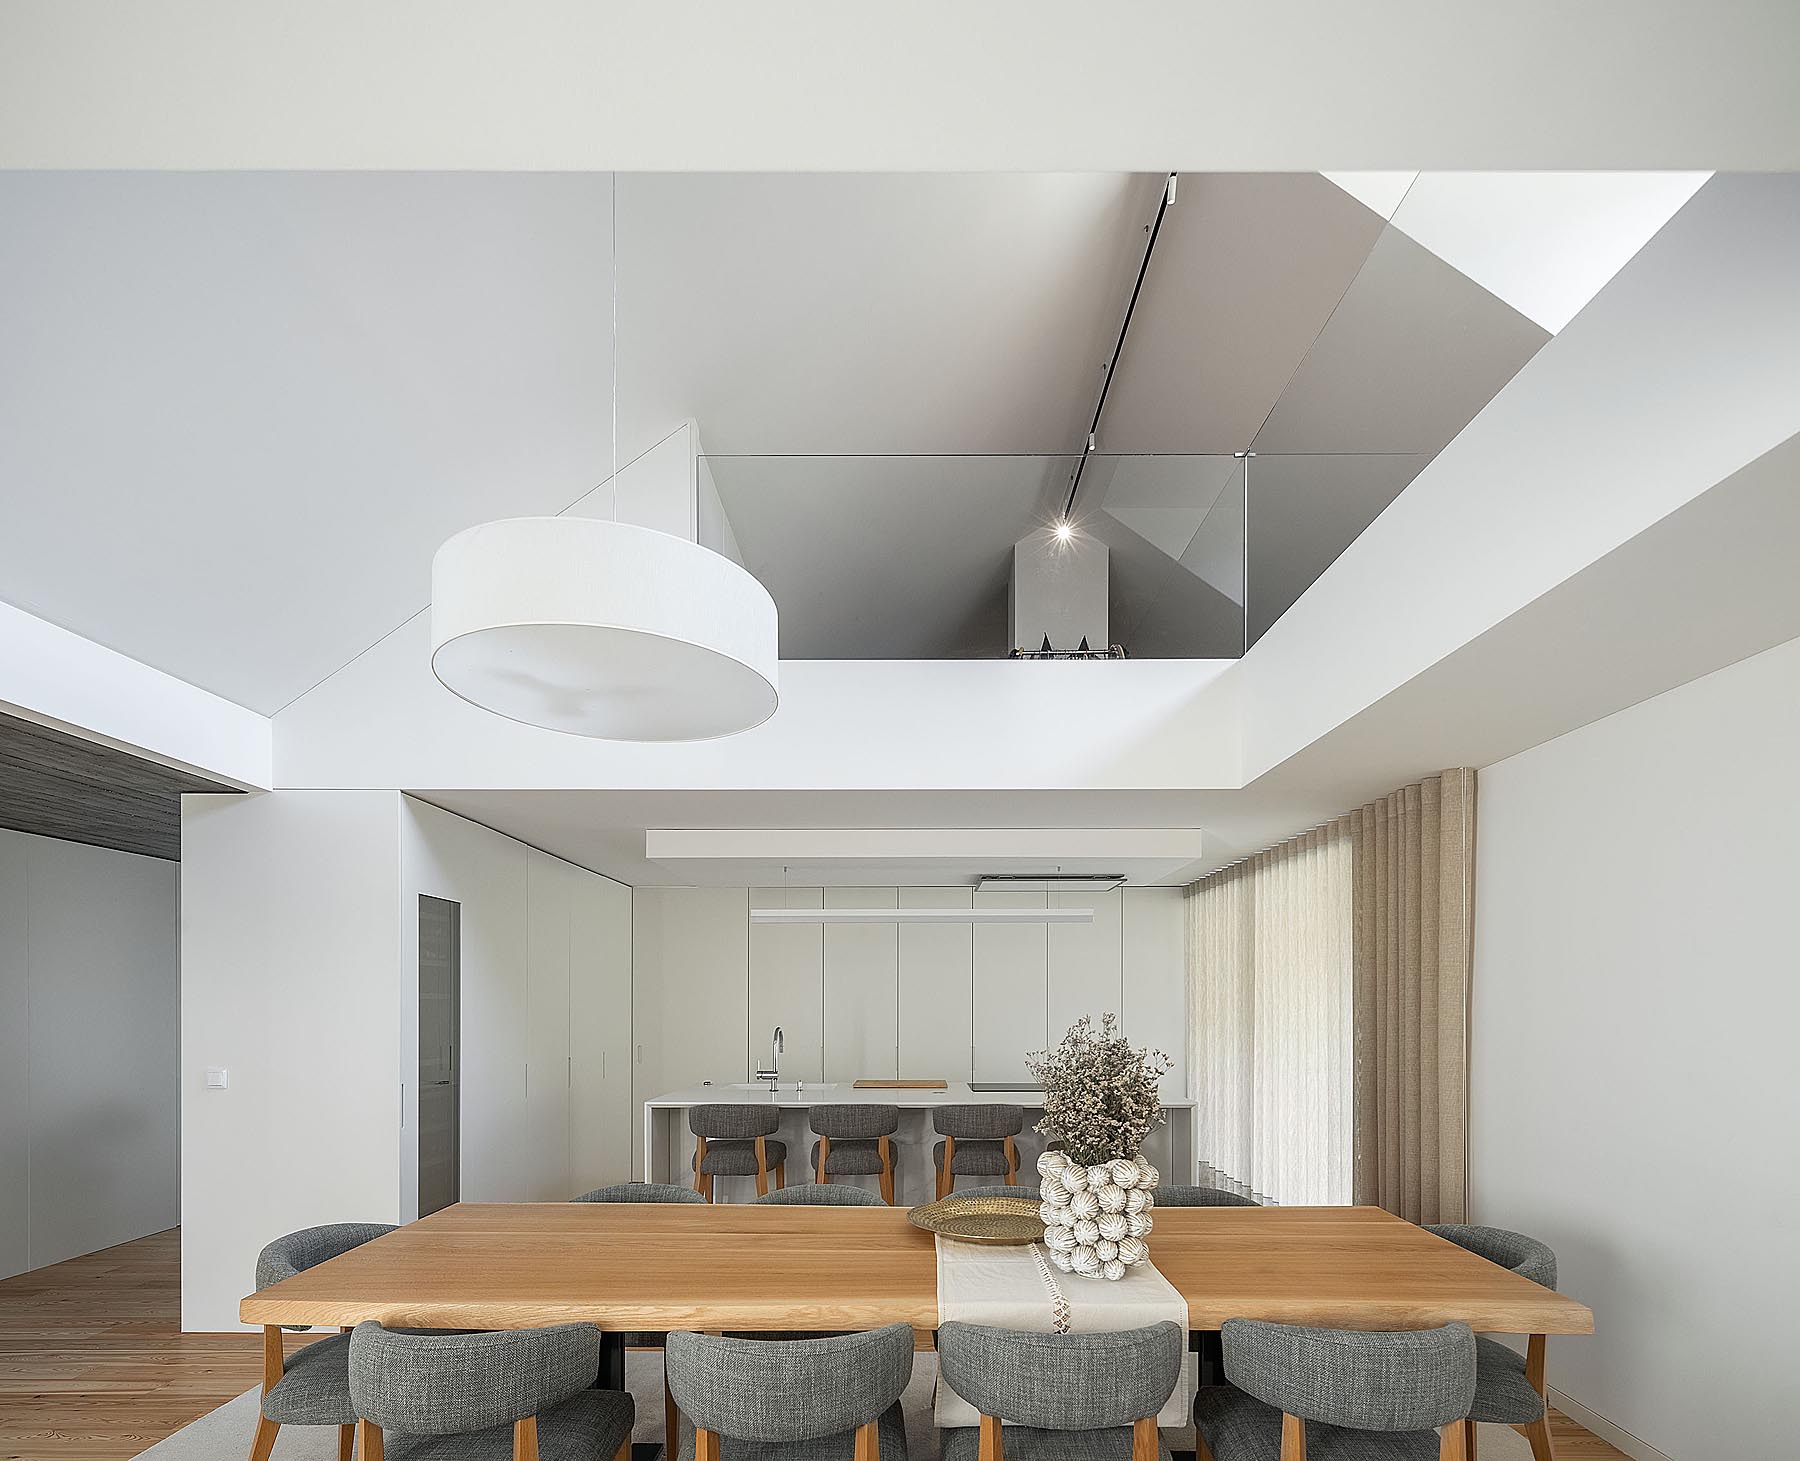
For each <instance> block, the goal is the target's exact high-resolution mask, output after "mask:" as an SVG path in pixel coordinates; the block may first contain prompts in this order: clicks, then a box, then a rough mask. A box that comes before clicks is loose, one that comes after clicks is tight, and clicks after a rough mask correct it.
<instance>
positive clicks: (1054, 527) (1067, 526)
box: [1050, 517, 1075, 543]
mask: <svg viewBox="0 0 1800 1461" xmlns="http://www.w3.org/2000/svg"><path fill="white" fill-rule="evenodd" d="M1050 535H1051V536H1052V537H1053V538H1055V539H1056V541H1057V542H1059V543H1072V542H1074V541H1075V524H1074V523H1072V522H1070V521H1069V520H1068V519H1067V518H1066V517H1059V518H1058V519H1057V520H1056V521H1055V522H1054V523H1052V524H1051V525H1050Z"/></svg>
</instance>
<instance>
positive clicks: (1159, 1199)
mask: <svg viewBox="0 0 1800 1461" xmlns="http://www.w3.org/2000/svg"><path fill="white" fill-rule="evenodd" d="M1156 1205H1157V1206H1158V1207H1261V1206H1262V1204H1261V1203H1260V1202H1258V1201H1257V1200H1256V1199H1255V1198H1254V1197H1245V1196H1243V1195H1242V1194H1240V1193H1236V1192H1227V1191H1226V1190H1225V1189H1224V1188H1223V1187H1185V1186H1182V1185H1181V1184H1179V1183H1176V1184H1173V1185H1171V1186H1167V1187H1158V1188H1157V1189H1156Z"/></svg>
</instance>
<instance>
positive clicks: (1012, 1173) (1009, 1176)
mask: <svg viewBox="0 0 1800 1461" xmlns="http://www.w3.org/2000/svg"><path fill="white" fill-rule="evenodd" d="M1000 1149H1001V1150H1002V1151H1004V1152H1005V1153H1006V1185H1007V1186H1008V1187H1017V1186H1018V1185H1019V1149H1018V1148H1017V1147H1016V1146H1014V1145H1013V1139H1012V1138H1011V1137H1010V1136H1009V1137H1007V1138H1006V1140H1005V1141H1003V1142H1001V1144H1000Z"/></svg>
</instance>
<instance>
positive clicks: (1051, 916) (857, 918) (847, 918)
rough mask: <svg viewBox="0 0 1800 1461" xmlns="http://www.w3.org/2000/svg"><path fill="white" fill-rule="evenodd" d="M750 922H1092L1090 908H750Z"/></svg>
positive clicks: (1092, 913) (1092, 914)
mask: <svg viewBox="0 0 1800 1461" xmlns="http://www.w3.org/2000/svg"><path fill="white" fill-rule="evenodd" d="M750 921H751V922H752V923H1092V922H1093V921H1094V910H1093V909H1092V908H752V909H751V910H750Z"/></svg>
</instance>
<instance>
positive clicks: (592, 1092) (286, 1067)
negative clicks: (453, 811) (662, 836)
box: [181, 791, 633, 1330]
mask: <svg viewBox="0 0 1800 1461" xmlns="http://www.w3.org/2000/svg"><path fill="white" fill-rule="evenodd" d="M182 830H183V856H184V860H183V866H182V888H183V908H182V918H183V922H182V926H183V938H184V944H183V966H182V967H183V981H184V982H183V990H182V1060H181V1078H182V1098H183V1110H184V1113H185V1114H186V1122H187V1125H186V1128H185V1136H186V1140H185V1144H184V1153H183V1160H182V1212H183V1221H182V1257H183V1272H182V1323H183V1327H184V1328H187V1329H201V1330H218V1329H231V1328H235V1327H236V1315H237V1302H238V1300H239V1299H240V1298H241V1297H242V1296H243V1295H244V1294H245V1293H247V1292H248V1291H249V1289H250V1285H251V1281H252V1278H253V1273H254V1266H255V1260H256V1254H257V1252H258V1250H259V1249H260V1248H261V1247H262V1245H263V1244H264V1243H266V1242H267V1241H268V1240H269V1239H270V1238H272V1237H275V1236H278V1235H279V1234H281V1233H285V1232H291V1231H293V1230H294V1229H296V1228H301V1227H307V1226H310V1225H312V1224H314V1223H323V1222H346V1221H377V1222H402V1221H406V1220H408V1219H410V1218H411V1217H413V1216H415V1215H416V1213H417V1205H418V1204H417V1198H418V1179H417V1155H418V1153H417V1137H416V1134H415V1133H416V1130H417V1127H416V1117H417V1079H418V899H419V896H420V895H421V894H430V895H431V896H434V897H440V898H448V899H451V900H452V901H455V902H457V903H459V904H460V905H461V908H462V917H461V932H462V995H463V999H462V1048H461V1052H460V1057H461V1065H460V1069H461V1079H462V1091H461V1098H462V1112H461V1116H462V1147H461V1150H462V1193H463V1196H464V1197H466V1198H471V1199H475V1200H487V1201H502V1202H509V1201H510V1202H517V1201H525V1200H529V1199H533V1198H538V1199H549V1200H561V1199H563V1198H567V1197H569V1196H572V1195H573V1194H574V1193H575V1192H578V1191H583V1190H585V1189H587V1188H589V1187H593V1186H598V1185H600V1184H601V1183H603V1182H607V1181H622V1180H623V1179H624V1178H625V1176H626V1175H627V1170H628V1161H629V1157H628V1151H629V1147H630V1145H631V1132H632V1129H633V1128H632V1125H631V1108H630V1097H629V1075H628V1071H627V1061H626V1049H627V1039H628V1031H629V1027H630V1020H631V1003H630V1001H631V989H630V972H629V968H630V966H629V957H630V954H629V951H630V920H631V909H630V900H629V894H628V892H627V890H625V889H624V888H623V887H621V886H620V885H619V884H617V883H613V882H611V881H610V880H608V879H606V878H602V877H600V876H599V875H598V874H596V873H591V872H588V871H587V870H586V869H583V868H577V867H574V866H572V865H571V864H568V863H565V862H562V861H560V860H558V859H556V858H553V857H550V856H549V855H548V854H546V853H542V852H539V851H537V850H535V849H532V848H528V847H526V846H525V845H524V844H522V843H519V842H515V841H513V840H512V839H511V838H508V837H504V836H502V835H500V834H499V833H497V832H494V831H491V830H490V829H488V828H486V827H482V826H479V825H477V824H476V823H473V822H469V821H466V820H464V819H463V818H460V817H455V816H452V815H450V814H449V813H447V812H443V811H440V810H438V809H437V808H435V807H431V806H428V805H425V804H424V803H420V802H416V801H414V800H413V799H412V798H410V797H405V796H402V795H401V794H400V793H398V792H392V791H386V792H382V791H363V792H356V791H352V792H323V791H321V792H303V791H284V792H278V793H275V794H273V795H270V796H263V797H251V798H237V797H189V798H187V799H186V800H185V802H184V806H183V824H182ZM209 1066H223V1067H226V1068H227V1069H228V1070H229V1071H230V1077H229V1080H230V1084H229V1086H228V1088H227V1089H226V1090H224V1091H207V1090H205V1089H204V1087H203V1075H204V1071H205V1069H206V1068H207V1067H209Z"/></svg>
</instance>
